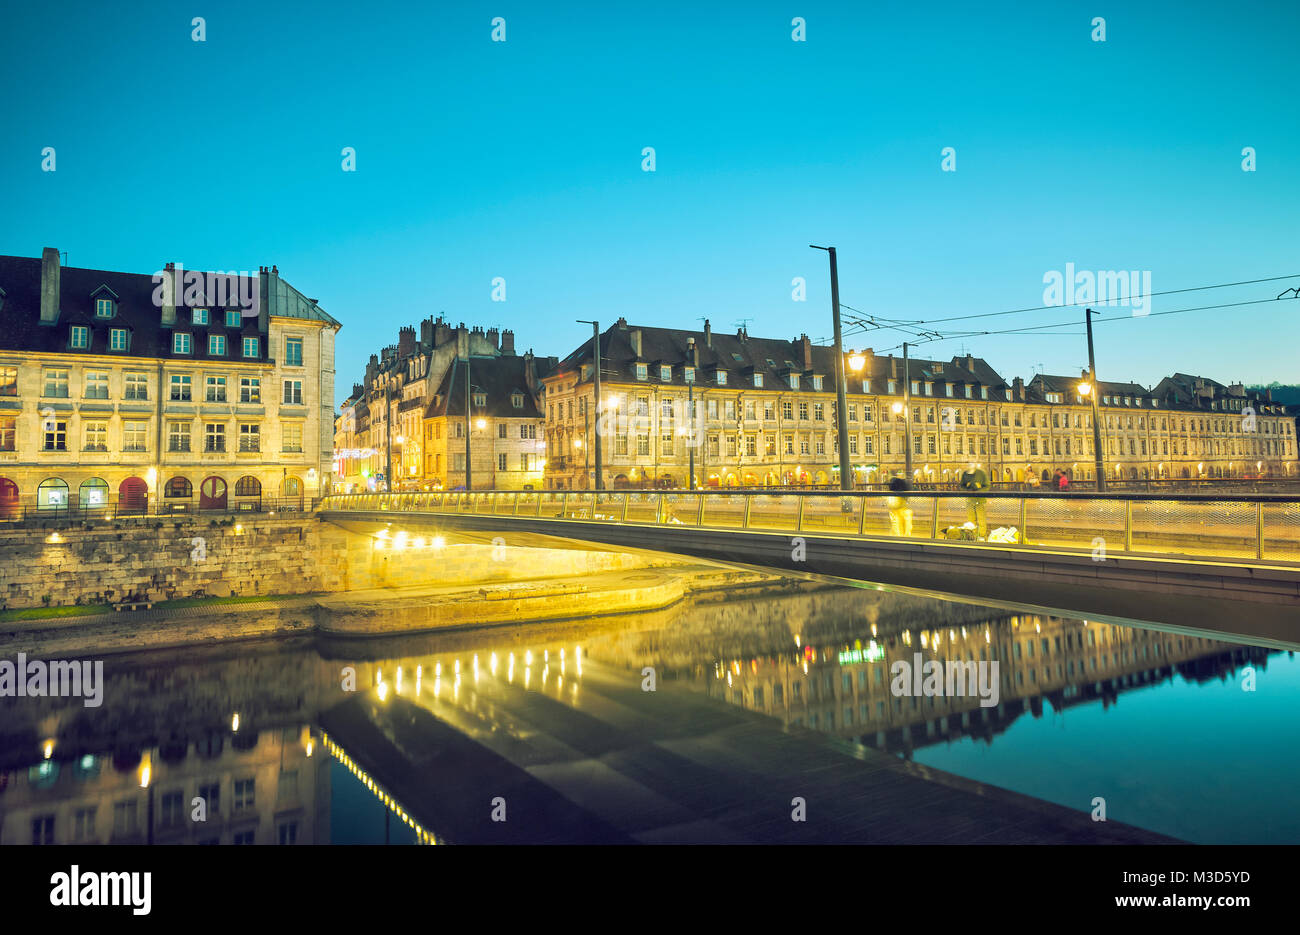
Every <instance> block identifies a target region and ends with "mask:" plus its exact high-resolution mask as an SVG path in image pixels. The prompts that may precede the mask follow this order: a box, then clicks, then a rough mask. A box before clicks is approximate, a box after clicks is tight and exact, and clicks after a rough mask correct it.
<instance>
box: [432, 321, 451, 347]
mask: <svg viewBox="0 0 1300 935" xmlns="http://www.w3.org/2000/svg"><path fill="white" fill-rule="evenodd" d="M450 340H451V325H449V324H447V323H446V322H445V321H443V320H442V316H441V315H439V316H438V320H437V321H435V322H434V323H433V346H434V347H442V346H443V345H444V344H446V343H447V342H448V341H450Z"/></svg>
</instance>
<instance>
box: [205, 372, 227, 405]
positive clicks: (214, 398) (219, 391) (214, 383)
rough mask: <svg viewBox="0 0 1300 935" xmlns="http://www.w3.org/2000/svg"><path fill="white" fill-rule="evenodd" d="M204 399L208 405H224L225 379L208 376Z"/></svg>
mask: <svg viewBox="0 0 1300 935" xmlns="http://www.w3.org/2000/svg"><path fill="white" fill-rule="evenodd" d="M204 398H205V399H206V400H207V401H208V402H210V403H224V402H225V401H226V378H225V377H216V376H209V377H208V378H207V395H206V396H205V397H204Z"/></svg>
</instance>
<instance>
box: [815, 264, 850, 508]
mask: <svg viewBox="0 0 1300 935" xmlns="http://www.w3.org/2000/svg"><path fill="white" fill-rule="evenodd" d="M808 246H809V247H810V248H812V249H813V250H825V251H826V252H827V253H828V254H829V255H830V261H831V322H832V324H833V325H834V330H835V410H836V412H838V413H839V418H838V419H837V420H836V421H837V422H838V423H839V426H838V437H839V446H840V490H852V489H853V477H852V471H851V470H850V468H849V426H848V422H847V421H846V420H845V415H846V410H847V408H848V403H847V401H846V397H847V395H848V378H847V377H846V376H845V374H844V341H843V338H842V336H841V332H840V274H839V268H838V267H837V265H836V262H835V248H834V247H818V246H816V245H815V244H809V245H808Z"/></svg>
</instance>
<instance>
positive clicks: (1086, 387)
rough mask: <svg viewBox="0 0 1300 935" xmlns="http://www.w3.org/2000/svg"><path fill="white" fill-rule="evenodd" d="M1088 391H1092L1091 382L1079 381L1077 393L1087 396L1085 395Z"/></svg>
mask: <svg viewBox="0 0 1300 935" xmlns="http://www.w3.org/2000/svg"><path fill="white" fill-rule="evenodd" d="M1090 393H1092V384H1091V383H1080V384H1079V395H1080V396H1087V395H1089V394H1090Z"/></svg>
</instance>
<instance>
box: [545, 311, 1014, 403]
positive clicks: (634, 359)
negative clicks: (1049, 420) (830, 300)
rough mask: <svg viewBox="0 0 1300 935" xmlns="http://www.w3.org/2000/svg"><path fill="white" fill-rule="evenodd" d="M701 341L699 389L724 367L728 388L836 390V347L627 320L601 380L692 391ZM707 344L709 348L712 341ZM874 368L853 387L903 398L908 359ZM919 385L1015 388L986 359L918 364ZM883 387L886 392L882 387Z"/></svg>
mask: <svg viewBox="0 0 1300 935" xmlns="http://www.w3.org/2000/svg"><path fill="white" fill-rule="evenodd" d="M637 331H639V332H640V333H641V353H640V355H638V354H637V353H636V350H635V348H634V345H633V342H634V340H635V332H637ZM690 338H694V339H695V346H696V348H697V349H698V351H699V370H700V371H701V372H700V373H697V374H696V382H697V383H714V382H715V379H714V374H715V373H716V371H717V370H719V369H722V370H726V371H727V372H728V377H727V385H729V386H736V387H739V386H742V385H744V384H743V383H742V382H741V381H744V382H745V383H751V384H752V380H751V378H752V376H753V375H754V374H755V373H761V374H762V375H763V378H764V379H763V383H764V386H765V388H773V389H774V388H777V387H779V386H781V385H788V377H789V375H790V374H791V373H796V374H799V375H800V376H801V377H805V378H806V377H809V376H814V375H819V376H824V377H827V378H828V379H827V380H825V381H824V382H823V384H822V392H826V393H834V392H835V381H834V375H835V349H834V348H833V347H830V346H828V345H822V344H813V343H811V342H810V341H807V339H806V338H805V337H803V336H801V337H799V338H796V339H794V340H791V341H785V340H781V339H775V338H756V337H751V336H749V335H748V334H746V333H745V332H743V331H739V332H737V333H736V334H720V333H718V332H712V333H711V334H710V335H709V336H708V337H707V338H706V335H705V332H703V331H688V330H682V329H676V328H658V327H647V326H644V325H642V326H636V325H627V324H625V323H622V322H620V323H619V324H616V325H613V326H611V327H610V328H608V329H607V330H606V331H604V332H603V333H602V334H601V336H600V355H601V379H603V380H609V379H613V380H621V381H625V382H641V383H645V384H647V385H666V384H671V385H679V386H684V385H685V382H686V381H685V375H684V373H683V368H684V367H685V366H689V363H688V354H687V348H688V341H689V339H690ZM706 342H707V343H706ZM591 350H592V342H591V339H588V340H587V341H585V342H583V344H582V345H581V346H579V347H578V348H577V349H576V350H575V351H573V352H572V353H571V354H569V355H568V356H567V357H565V358H564V360H562V361H561V362H560V363H559V365H558V367H557V370H558V371H566V370H568V371H572V370H577V369H579V368H580V366H581V365H582V364H584V363H590V362H591V358H592V353H591ZM864 353H865V355H866V356H867V358H868V363H867V365H866V367H865V368H864V369H863V370H862V372H861V373H852V372H850V373H849V374H848V377H849V381H850V388H851V389H852V381H854V380H861V379H863V378H869V379H871V380H872V381H873V386H872V391H873V392H883V391H884V389H885V383H884V381H885V380H890V379H894V380H898V381H900V385H899V387H898V392H899V393H900V394H901V393H902V386H901V381H902V379H903V360H902V358H901V357H894V356H892V355H890V356H881V355H876V354H872V353H871V352H870V351H866V352H864ZM638 363H644V364H646V365H647V369H648V378H647V379H646V380H643V381H639V380H637V379H636V364H638ZM664 365H667V366H670V367H672V373H671V377H670V379H669V380H666V381H665V380H662V379H661V378H660V373H659V368H660V367H661V366H664ZM908 372H909V373H910V375H911V378H912V379H913V380H933V381H934V382H935V383H937V384H940V385H942V384H944V383H952V384H954V385H965V384H968V383H969V384H972V385H982V386H987V387H989V388H990V389H991V390H997V389H1000V388H1004V387H1006V386H1008V385H1009V384H1008V383H1007V381H1006V380H1004V379H1003V378H1002V376H1001V375H1000V374H998V373H997V371H995V370H994V369H993V368H992V367H991V366H990V365H989V364H988V362H987V361H986V360H984V359H983V358H979V357H969V356H968V357H954V358H952V359H951V360H948V361H936V360H926V359H924V358H916V357H913V358H911V360H910V362H909V371H908ZM877 384H878V386H877ZM800 389H801V390H811V389H812V387H811V384H808V383H801V385H800Z"/></svg>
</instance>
